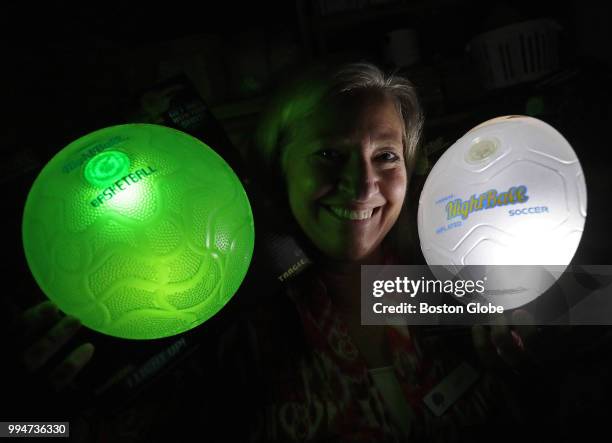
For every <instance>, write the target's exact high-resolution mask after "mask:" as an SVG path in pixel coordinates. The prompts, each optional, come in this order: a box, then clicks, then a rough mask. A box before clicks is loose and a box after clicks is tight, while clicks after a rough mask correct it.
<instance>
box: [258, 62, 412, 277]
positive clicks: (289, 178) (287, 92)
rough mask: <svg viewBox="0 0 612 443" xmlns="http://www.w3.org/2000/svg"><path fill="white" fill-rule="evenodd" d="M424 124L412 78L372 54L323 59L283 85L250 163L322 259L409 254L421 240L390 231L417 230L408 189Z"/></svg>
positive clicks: (355, 260)
mask: <svg viewBox="0 0 612 443" xmlns="http://www.w3.org/2000/svg"><path fill="white" fill-rule="evenodd" d="M422 125H423V114H422V111H421V108H420V105H419V102H418V98H417V95H416V91H415V89H414V87H413V85H412V84H411V83H410V81H408V80H407V79H405V78H402V77H397V76H392V75H385V74H384V73H383V72H382V71H380V70H379V69H378V68H377V67H375V66H373V65H371V64H367V63H356V64H349V65H344V66H342V67H339V68H336V69H333V68H328V67H321V66H318V67H315V68H312V69H309V70H307V71H306V72H305V73H303V74H302V75H300V76H298V77H297V78H296V79H294V80H293V81H291V82H289V83H288V84H286V85H285V86H284V87H283V88H281V89H280V91H279V92H278V94H277V96H276V100H274V101H273V102H272V104H271V106H269V108H268V110H267V112H266V113H265V115H264V117H263V119H262V124H261V125H260V126H259V130H258V133H257V136H256V140H255V144H254V147H253V150H252V151H251V154H252V158H251V159H250V161H249V164H250V165H252V166H254V167H253V175H254V176H255V177H256V178H257V180H258V181H260V182H261V183H263V184H264V185H265V186H266V188H267V190H268V194H271V195H272V196H273V198H274V200H275V202H276V203H277V205H276V206H277V208H278V209H279V210H280V211H281V213H282V214H283V215H284V216H283V217H282V219H283V222H282V224H283V225H292V226H294V227H295V229H294V231H293V233H294V234H295V235H296V236H297V237H301V238H302V239H303V240H304V243H306V245H305V247H306V248H307V249H308V250H309V252H310V253H311V255H313V256H314V257H315V261H320V262H326V263H327V266H328V267H337V266H342V267H344V266H346V265H347V264H348V263H351V264H352V265H353V267H354V266H358V265H359V264H363V263H369V262H376V261H380V258H381V256H382V254H383V249H394V251H393V252H394V254H395V255H398V256H402V255H403V256H407V255H410V254H408V253H407V252H408V251H410V250H411V249H410V246H413V245H406V244H405V243H404V244H402V246H403V247H402V246H400V243H398V242H397V241H391V238H394V239H396V238H397V237H398V236H399V235H400V232H399V231H401V230H402V229H403V230H404V234H405V237H407V238H409V237H410V235H409V234H410V231H411V228H410V226H409V224H408V222H407V217H408V215H407V207H406V206H407V205H405V203H408V204H409V203H410V202H405V199H404V198H405V195H406V190H407V188H408V185H409V181H410V176H411V173H412V170H413V168H414V164H415V160H416V156H417V146H418V143H419V140H420V135H421V129H422ZM262 171H265V175H264V174H262V173H261V172H262ZM400 215H403V217H404V218H405V220H403V222H401V223H396V222H397V221H398V219H400ZM394 227H395V228H394ZM392 228H394V229H393V231H394V232H393V235H389V234H390V232H391V231H392Z"/></svg>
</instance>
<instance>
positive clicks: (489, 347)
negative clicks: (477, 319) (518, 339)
mask: <svg viewBox="0 0 612 443" xmlns="http://www.w3.org/2000/svg"><path fill="white" fill-rule="evenodd" d="M489 334H490V333H489V328H488V327H487V326H483V325H474V326H472V344H473V345H474V349H475V350H476V354H478V357H480V360H481V361H482V363H483V364H484V365H485V367H487V368H489V369H491V368H493V367H495V362H496V360H497V353H496V352H495V347H494V346H493V344H492V343H491V339H490V335H489Z"/></svg>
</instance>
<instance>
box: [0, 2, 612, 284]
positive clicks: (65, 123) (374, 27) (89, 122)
mask: <svg viewBox="0 0 612 443" xmlns="http://www.w3.org/2000/svg"><path fill="white" fill-rule="evenodd" d="M606 17H607V15H606V14H605V11H604V7H603V6H602V3H600V2H598V1H596V0H586V1H573V2H554V1H506V2H503V1H502V2H500V1H480V0H479V1H458V0H435V1H422V0H397V1H391V0H319V1H304V0H294V1H283V2H263V3H262V2H245V3H242V2H241V3H232V2H229V1H227V2H202V3H201V4H200V5H187V4H181V3H180V2H178V3H168V2H166V3H162V4H158V5H157V4H153V2H150V3H149V4H141V3H140V4H139V3H130V4H127V2H126V4H119V3H114V2H110V3H108V2H105V3H104V4H103V5H102V4H101V5H98V6H95V7H92V6H84V5H76V4H75V5H70V4H65V3H62V2H56V3H53V4H50V5H45V6H41V5H36V6H31V5H28V4H25V3H13V4H11V3H9V4H8V6H5V7H4V11H3V14H2V20H3V22H4V24H3V26H2V33H3V35H2V43H3V46H4V50H3V52H2V54H1V57H2V62H3V63H2V76H3V77H4V80H3V82H2V85H3V94H2V95H3V98H4V100H3V108H4V109H3V110H4V112H3V114H2V115H3V121H4V125H3V126H5V130H3V131H1V132H0V147H1V149H2V153H3V159H4V161H3V162H1V163H0V168H1V170H0V180H1V181H2V183H3V185H4V188H5V189H11V192H9V193H5V198H6V202H7V205H6V206H5V208H6V209H5V212H6V214H7V215H8V217H7V218H6V219H5V222H8V223H10V225H9V226H8V227H7V228H8V231H9V232H11V235H10V240H9V243H8V244H7V247H6V248H5V251H7V252H9V256H10V257H14V255H13V254H16V255H17V257H18V259H17V260H15V259H14V258H11V259H9V260H8V262H9V263H10V265H9V266H11V267H9V272H13V273H17V275H20V276H23V277H24V280H25V281H28V279H29V275H28V272H27V270H26V268H25V267H24V266H23V264H24V263H23V259H22V253H21V243H20V236H19V235H18V234H17V233H18V232H19V225H20V221H21V220H20V217H21V213H22V210H23V204H24V202H25V197H26V195H27V191H28V190H29V187H30V185H31V183H32V181H33V179H34V178H35V176H36V174H37V172H38V171H39V170H40V168H42V166H43V165H44V164H45V163H46V162H47V161H48V160H49V159H50V158H51V157H52V156H53V155H54V154H55V153H57V151H59V150H60V149H61V148H62V147H64V146H66V145H67V144H68V143H69V142H71V141H73V140H74V139H76V138H78V137H80V136H82V135H84V134H86V133H88V132H90V131H93V130H96V129H100V128H102V127H105V126H109V125H112V124H119V123H124V122H136V121H142V120H143V111H142V109H143V105H142V99H141V97H142V92H143V91H144V90H146V89H147V88H150V87H152V86H154V85H156V84H159V83H160V82H162V81H164V80H165V79H168V78H170V77H172V76H174V75H176V74H180V73H184V74H186V75H187V76H188V77H189V79H190V80H191V81H192V82H193V84H194V85H195V87H196V89H197V91H198V93H199V94H200V96H201V97H202V98H203V99H204V101H205V102H206V104H207V105H208V106H209V107H210V110H211V112H212V114H213V115H214V116H215V117H216V119H217V120H218V121H219V122H220V123H221V125H222V126H223V128H224V130H225V132H226V133H227V134H228V135H229V137H230V139H231V140H232V141H233V143H234V145H235V147H236V148H237V149H238V150H239V151H240V153H241V154H243V155H244V154H246V151H247V150H248V144H249V141H250V137H251V134H252V131H253V128H254V126H255V124H256V122H257V117H258V115H259V113H260V112H261V110H262V109H263V106H264V104H265V103H266V100H267V98H268V97H269V95H270V91H272V90H273V88H274V86H275V85H276V84H277V83H278V81H279V79H282V78H283V76H284V75H285V74H286V72H288V71H289V70H290V69H291V67H292V66H295V65H300V64H307V63H311V62H318V61H322V60H331V61H357V60H366V61H371V62H374V63H377V64H379V65H380V66H382V67H384V68H387V69H399V71H400V73H402V74H404V75H406V76H408V77H409V78H411V79H412V80H413V81H414V82H415V83H416V84H417V86H418V88H419V89H418V90H419V94H420V97H421V100H422V103H423V106H424V108H425V112H426V117H427V119H426V127H425V134H424V146H425V149H426V150H427V152H428V153H429V159H430V165H431V164H433V162H435V160H436V159H437V158H438V157H439V155H440V154H441V153H442V152H443V151H444V149H445V148H446V147H448V146H449V145H450V144H452V143H453V142H454V141H455V140H456V139H457V138H459V137H460V136H462V135H463V134H464V133H465V132H467V131H468V130H469V129H471V128H472V127H473V126H475V125H477V124H479V123H481V122H483V121H485V120H487V119H489V118H492V117H496V116H499V115H506V114H529V115H532V116H535V117H539V118H541V119H543V120H544V121H546V122H548V123H550V124H552V125H553V126H554V127H556V128H557V129H558V130H559V131H560V132H561V133H562V134H563V135H564V136H565V137H566V138H567V139H568V140H569V142H570V143H571V144H572V146H573V147H574V149H575V151H576V152H577V154H578V156H579V158H580V160H581V162H582V166H583V169H584V171H585V177H586V180H587V189H588V198H589V201H588V211H589V216H588V218H587V224H586V227H585V234H584V237H583V240H582V242H581V246H580V249H579V251H578V253H577V255H576V258H575V262H576V263H582V264H603V263H608V261H609V258H608V252H609V251H610V248H609V244H610V242H609V241H606V240H604V239H607V238H608V229H609V228H608V224H607V223H606V220H607V216H608V215H609V214H608V194H609V192H610V190H611V189H612V187H610V186H609V184H610V180H609V173H608V165H609V163H608V162H607V159H609V158H610V149H609V141H608V140H609V133H608V128H609V127H610V126H611V123H612V121H611V116H610V99H611V97H610V96H611V92H610V91H611V88H610V78H611V75H610V66H611V64H612V55H611V54H612V51H610V46H609V44H610V42H611V41H612V39H611V38H610V37H611V35H610V34H611V31H610V27H609V26H608V23H607V22H606ZM539 18H552V19H554V20H555V21H556V22H557V23H558V24H559V25H560V32H559V41H558V57H559V66H558V68H557V69H555V70H554V71H553V72H549V73H547V74H544V75H543V76H542V77H541V78H538V79H536V80H532V81H529V82H516V84H513V85H510V86H506V87H498V88H491V87H487V86H486V85H485V83H484V81H483V76H482V68H483V63H480V64H479V63H478V61H477V60H475V59H474V58H473V56H472V55H471V53H469V52H468V51H466V48H467V47H468V46H469V44H470V42H471V41H472V40H473V39H474V38H475V37H476V36H478V35H479V34H482V33H483V32H487V31H491V30H494V29H497V28H499V27H501V26H504V25H508V24H513V23H517V22H521V21H524V20H531V19H539ZM402 28H411V29H414V30H415V31H416V32H417V38H418V40H417V42H418V48H419V50H420V56H421V57H420V61H419V62H418V63H416V64H414V65H411V66H408V67H405V66H396V65H395V64H394V62H393V60H390V59H389V58H388V57H386V56H385V45H386V42H387V40H386V39H387V37H386V34H388V33H389V32H391V31H393V30H396V29H402ZM420 184H422V180H421V181H419V180H417V181H415V183H414V186H412V189H411V197H412V198H414V199H416V198H418V193H419V190H420ZM13 234H15V235H13ZM24 274H25V275H24Z"/></svg>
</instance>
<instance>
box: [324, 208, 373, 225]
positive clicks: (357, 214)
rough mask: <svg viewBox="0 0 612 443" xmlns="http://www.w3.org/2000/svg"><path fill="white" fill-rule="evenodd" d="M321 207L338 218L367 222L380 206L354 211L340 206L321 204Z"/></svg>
mask: <svg viewBox="0 0 612 443" xmlns="http://www.w3.org/2000/svg"><path fill="white" fill-rule="evenodd" d="M323 207H324V208H325V209H327V210H328V211H329V212H330V213H331V214H332V215H334V216H335V217H336V218H338V219H340V220H343V221H351V222H367V221H368V220H370V219H372V218H373V217H374V216H376V215H377V214H378V212H379V211H380V208H381V207H382V206H378V207H376V208H372V209H364V210H360V211H354V210H351V209H347V208H343V207H341V206H327V205H323Z"/></svg>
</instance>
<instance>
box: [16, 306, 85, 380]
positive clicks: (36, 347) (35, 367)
mask: <svg viewBox="0 0 612 443" xmlns="http://www.w3.org/2000/svg"><path fill="white" fill-rule="evenodd" d="M80 327H81V323H80V321H79V320H78V319H77V318H75V317H72V316H63V315H62V314H60V312H59V310H58V308H57V306H56V305H55V304H54V303H53V302H51V301H44V302H42V303H39V304H38V305H35V306H33V307H31V308H29V309H28V310H26V311H25V312H24V313H23V315H22V317H21V319H20V322H18V328H17V333H18V334H19V333H22V338H23V341H22V345H21V348H22V349H23V352H22V354H21V356H20V357H21V360H22V364H23V367H24V369H25V370H26V371H27V372H28V373H30V374H35V373H38V372H39V371H40V370H41V368H43V367H44V366H45V364H46V363H47V362H48V361H49V360H50V359H51V357H53V356H54V355H56V354H57V353H58V352H60V350H61V349H62V347H63V346H64V345H65V344H66V343H67V342H68V340H70V338H72V337H73V336H74V335H75V334H76V333H77V331H78V330H79V328H80ZM93 352H94V346H93V345H92V344H91V343H84V344H81V345H80V346H78V347H77V348H75V349H73V350H72V351H71V352H70V353H69V354H68V356H67V357H66V358H65V359H64V360H63V361H62V362H61V363H60V364H59V365H57V366H56V367H54V368H52V369H51V371H50V373H49V375H48V380H49V382H50V384H51V386H52V387H53V388H54V389H55V390H56V391H58V392H59V391H61V390H63V389H65V388H66V387H67V386H68V385H69V384H70V383H71V382H72V381H73V380H74V378H75V377H76V375H77V374H78V373H79V372H80V371H81V370H82V369H83V367H84V366H85V365H86V364H87V363H88V362H89V361H90V360H91V358H92V356H93Z"/></svg>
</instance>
